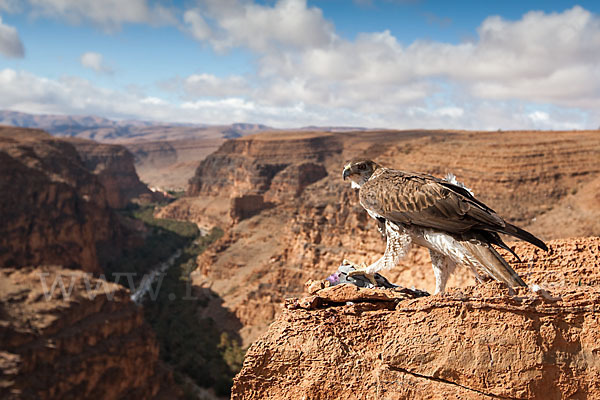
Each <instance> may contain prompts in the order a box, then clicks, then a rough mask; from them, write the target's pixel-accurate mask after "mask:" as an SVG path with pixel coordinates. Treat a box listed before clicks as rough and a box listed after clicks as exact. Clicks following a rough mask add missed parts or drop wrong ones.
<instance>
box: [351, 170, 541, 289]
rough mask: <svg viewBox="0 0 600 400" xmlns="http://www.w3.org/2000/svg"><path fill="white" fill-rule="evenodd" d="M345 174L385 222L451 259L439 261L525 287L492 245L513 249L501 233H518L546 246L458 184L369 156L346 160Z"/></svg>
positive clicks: (365, 204) (363, 201)
mask: <svg viewBox="0 0 600 400" xmlns="http://www.w3.org/2000/svg"><path fill="white" fill-rule="evenodd" d="M343 177H344V179H346V178H350V179H351V180H352V181H353V182H354V184H355V185H357V186H359V187H360V192H359V197H360V203H361V205H362V206H363V207H364V208H365V209H366V210H367V211H368V212H369V214H370V215H371V216H372V217H374V218H376V219H378V220H379V222H380V223H391V224H395V225H397V226H400V227H402V228H403V229H404V232H405V233H406V234H407V235H409V236H411V238H412V241H413V242H415V243H417V244H421V245H424V246H426V247H428V248H429V249H430V252H431V251H433V252H438V253H441V255H442V256H445V257H449V258H450V260H447V259H445V258H440V257H437V256H436V259H437V260H438V261H439V264H440V265H441V264H444V265H447V264H448V263H449V261H452V262H454V263H458V264H466V265H467V266H469V267H470V268H471V269H472V270H473V271H474V272H475V270H477V269H482V270H483V271H484V272H486V273H487V274H488V275H490V276H492V277H493V278H495V279H498V280H501V281H504V282H506V283H507V284H509V285H511V286H525V283H524V282H523V280H522V279H521V278H520V277H519V276H518V275H517V274H516V273H515V272H514V271H513V270H512V268H511V267H510V266H509V265H508V263H506V261H505V260H504V259H503V258H502V257H501V256H500V255H499V254H498V253H497V251H496V250H495V249H494V248H493V247H492V245H497V246H499V247H502V248H505V249H507V250H509V251H510V252H511V253H513V254H514V252H512V250H510V248H508V246H506V244H504V242H503V241H502V239H501V238H500V236H499V235H498V233H504V234H508V235H512V236H515V237H517V238H520V239H523V240H526V241H528V242H530V243H532V244H534V245H536V246H538V247H540V248H542V249H544V250H547V247H546V245H545V244H544V243H543V242H542V241H541V240H539V239H538V238H536V237H535V236H533V235H532V234H530V233H529V232H526V231H524V230H523V229H520V228H518V227H516V226H514V225H512V224H510V223H508V222H506V221H504V219H502V218H501V217H500V216H499V215H498V214H497V213H496V212H495V211H494V210H492V209H491V208H490V207H488V206H486V205H485V204H484V203H482V202H481V201H479V200H477V199H476V198H475V197H474V196H473V195H472V194H471V193H470V191H469V190H467V189H466V188H464V187H462V186H460V185H459V184H456V183H452V182H450V181H447V180H443V179H439V178H436V177H433V176H431V175H427V174H420V173H410V172H404V171H398V170H392V169H388V168H383V167H381V166H379V165H378V164H376V163H374V162H373V161H370V160H355V161H352V162H351V163H349V164H347V165H346V167H345V168H344V172H343ZM440 235H442V236H440ZM461 252H462V253H461ZM515 256H516V254H515ZM433 258H434V257H432V260H433ZM434 264H435V262H434ZM448 265H449V264H448ZM378 267H381V266H380V265H371V266H370V269H371V270H375V269H376V268H378ZM440 268H442V269H444V268H445V269H446V270H448V269H450V270H453V269H454V268H453V267H452V268H446V267H440ZM434 271H435V272H436V276H437V275H438V272H439V271H436V266H435V265H434ZM442 272H443V271H442ZM442 272H439V273H440V274H442ZM450 272H451V271H450ZM442 275H443V274H442ZM446 275H449V273H448V274H446ZM443 278H444V277H443ZM445 279H447V276H446V277H445ZM444 286H445V281H444V282H438V284H437V285H436V287H437V289H439V290H438V291H443V289H444Z"/></svg>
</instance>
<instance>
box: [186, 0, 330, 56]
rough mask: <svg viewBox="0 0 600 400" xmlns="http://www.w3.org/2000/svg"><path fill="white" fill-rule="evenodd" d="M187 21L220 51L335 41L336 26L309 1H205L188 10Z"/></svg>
mask: <svg viewBox="0 0 600 400" xmlns="http://www.w3.org/2000/svg"><path fill="white" fill-rule="evenodd" d="M184 20H185V22H186V23H187V24H188V25H189V30H190V32H191V33H192V34H193V35H194V36H195V37H196V38H198V39H200V40H208V41H209V42H210V43H211V44H212V45H213V46H214V47H215V48H216V49H217V50H226V49H228V48H231V47H240V46H243V47H247V48H249V49H251V50H255V51H259V52H264V51H267V50H275V49H278V48H280V47H281V46H284V47H286V48H287V47H290V48H292V49H302V48H314V47H319V46H323V45H327V44H328V43H329V42H330V41H331V40H332V39H333V38H334V32H333V25H332V24H331V23H330V22H328V21H326V20H325V19H324V18H323V13H322V12H321V10H320V9H318V8H316V7H307V5H306V0H279V1H277V2H276V3H275V4H274V5H273V6H272V7H271V6H269V5H261V4H256V3H254V2H248V1H242V0H205V1H203V2H202V7H201V8H198V9H194V10H189V11H187V12H186V13H185V16H184ZM209 24H210V25H212V29H211V28H210V26H209Z"/></svg>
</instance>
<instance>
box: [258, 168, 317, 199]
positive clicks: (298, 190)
mask: <svg viewBox="0 0 600 400" xmlns="http://www.w3.org/2000/svg"><path fill="white" fill-rule="evenodd" d="M326 176H327V170H326V169H325V167H324V166H323V165H322V164H315V163H310V162H306V163H298V164H292V165H290V166H288V167H286V168H285V169H284V170H283V171H281V172H280V173H278V174H277V175H275V177H274V178H273V180H272V181H271V184H270V185H269V190H268V191H267V192H266V193H265V201H266V202H270V203H283V202H286V201H291V200H294V199H295V198H297V197H298V196H300V194H302V191H303V190H304V189H305V188H306V187H307V186H308V185H310V184H312V183H315V182H317V181H319V180H321V179H323V178H325V177H326Z"/></svg>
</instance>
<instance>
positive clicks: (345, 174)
mask: <svg viewBox="0 0 600 400" xmlns="http://www.w3.org/2000/svg"><path fill="white" fill-rule="evenodd" d="M350 170H351V167H350V164H348V165H346V166H345V167H344V172H342V179H343V180H346V178H347V177H349V176H350V173H351V172H350Z"/></svg>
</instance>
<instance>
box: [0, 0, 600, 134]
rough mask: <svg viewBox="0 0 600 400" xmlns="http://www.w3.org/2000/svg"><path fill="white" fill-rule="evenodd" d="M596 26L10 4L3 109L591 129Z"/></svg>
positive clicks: (115, 0) (532, 4)
mask: <svg viewBox="0 0 600 400" xmlns="http://www.w3.org/2000/svg"><path fill="white" fill-rule="evenodd" d="M599 13H600V3H598V2H597V1H596V2H593V1H583V2H577V3H574V2H570V1H528V2H527V1H505V2H482V1H468V2H467V1H465V2H449V1H427V0H422V1H418V0H413V1H410V0H405V1H402V0H397V1H393V0H381V1H380V0H372V1H368V0H360V1H358V0H357V1H354V2H352V1H341V0H323V1H308V2H306V1H304V0H279V1H250V0H248V1H246V0H184V1H148V0H128V1H119V0H25V1H15V0H0V18H1V22H0V108H2V109H11V110H16V111H23V112H32V113H59V114H93V115H100V116H104V117H108V118H115V119H122V118H133V119H144V120H162V121H166V122H198V123H209V124H210V123H215V124H218V123H230V122H259V123H266V124H270V125H273V126H280V127H294V126H303V125H356V126H358V125H359V126H370V127H389V128H465V129H573V128H576V129H584V128H594V129H595V128H597V127H598V126H599V125H600V111H598V110H599V109H600V107H599V106H600V17H599Z"/></svg>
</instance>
